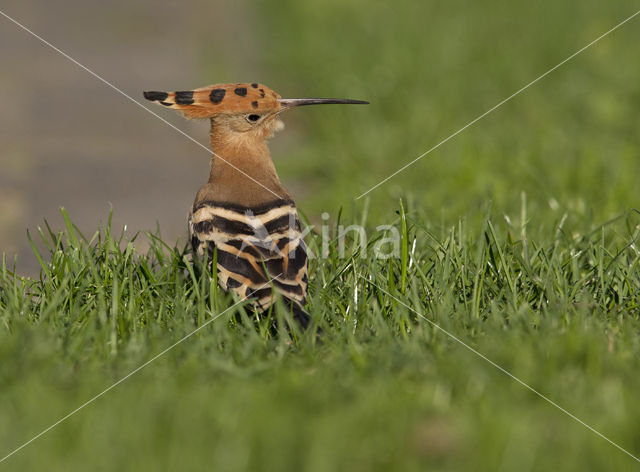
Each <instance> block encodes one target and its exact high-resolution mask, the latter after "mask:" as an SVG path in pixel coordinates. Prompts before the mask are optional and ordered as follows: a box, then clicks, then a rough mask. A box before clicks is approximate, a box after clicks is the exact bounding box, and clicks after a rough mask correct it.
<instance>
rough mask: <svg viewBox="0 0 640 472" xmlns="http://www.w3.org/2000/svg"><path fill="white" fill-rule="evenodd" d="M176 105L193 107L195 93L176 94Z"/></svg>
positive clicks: (183, 92)
mask: <svg viewBox="0 0 640 472" xmlns="http://www.w3.org/2000/svg"><path fill="white" fill-rule="evenodd" d="M176 103H177V104H178V105H191V104H192V103H193V92H192V91H182V92H176Z"/></svg>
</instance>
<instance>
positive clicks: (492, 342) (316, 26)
mask: <svg viewBox="0 0 640 472" xmlns="http://www.w3.org/2000/svg"><path fill="white" fill-rule="evenodd" d="M249 7H250V8H249ZM248 8H249V10H250V11H251V12H252V17H251V23H250V27H249V28H245V29H243V33H247V34H249V35H250V38H251V39H252V40H253V41H255V42H256V44H258V42H259V44H260V45H261V47H260V48H259V50H258V51H257V52H256V54H255V58H254V59H255V62H256V64H255V68H256V70H260V71H262V72H261V73H263V74H264V77H259V78H257V79H259V80H260V81H262V82H264V83H266V84H268V85H270V86H273V87H274V88H275V89H276V90H278V91H282V93H283V94H284V93H285V91H286V94H287V95H291V96H299V97H303V96H308V95H315V96H343V97H347V98H356V99H367V100H370V101H371V105H369V106H368V107H317V108H314V109H311V108H309V109H305V110H296V111H293V112H291V113H290V116H285V117H284V120H285V122H286V124H287V126H288V130H285V132H284V133H283V134H282V136H278V137H276V138H275V139H274V141H273V144H272V150H273V154H274V156H275V162H276V166H277V167H278V170H279V172H280V174H281V178H282V180H283V181H284V182H285V184H286V185H287V186H288V187H290V189H291V191H292V194H293V195H294V196H295V198H296V201H297V202H298V206H299V208H300V209H301V210H302V212H303V213H304V214H305V215H307V216H308V218H309V220H310V221H311V222H312V223H318V222H319V221H320V214H321V213H322V212H325V211H326V212H328V213H329V214H330V224H331V225H332V227H334V226H335V225H337V224H338V215H339V214H340V215H341V216H340V218H341V220H340V222H341V223H344V224H350V223H364V224H365V226H366V227H367V228H368V229H371V233H370V234H373V229H374V228H375V227H376V226H377V225H379V224H393V225H395V226H396V227H397V228H398V230H399V231H400V232H401V234H402V235H403V237H405V238H406V241H407V243H408V245H407V247H406V248H405V249H403V250H402V251H401V252H402V257H400V258H398V259H391V260H374V259H371V258H368V257H365V258H363V257H360V254H359V253H357V252H352V253H350V254H348V257H347V258H345V259H340V258H339V257H338V252H337V249H336V247H335V241H334V243H332V245H331V247H330V253H329V257H328V258H327V259H316V260H314V261H313V262H312V267H311V271H312V272H311V274H312V275H311V279H310V290H311V300H310V312H311V313H312V315H313V316H314V318H315V319H316V320H317V323H318V324H319V325H320V326H321V327H322V330H323V336H322V339H321V340H320V341H318V340H316V339H314V338H313V336H311V334H310V333H299V332H295V331H294V332H293V333H291V335H288V334H285V333H284V332H283V333H282V334H281V335H280V336H274V335H273V333H272V332H270V331H269V329H268V324H269V320H261V321H260V322H256V323H254V322H252V321H250V320H247V319H242V315H241V314H240V313H239V312H238V310H236V309H235V308H234V309H232V310H230V311H227V312H224V313H223V311H224V310H225V309H226V308H227V307H229V306H231V305H232V303H233V301H232V300H230V299H229V298H228V297H227V296H225V295H224V294H222V293H219V292H218V291H217V290H216V289H215V287H211V286H210V281H209V280H208V279H207V277H199V276H197V275H196V274H195V273H193V272H191V271H190V270H189V265H188V264H185V262H184V260H183V248H182V247H177V248H175V247H174V246H173V242H172V241H166V243H163V242H161V241H160V240H158V239H156V238H154V237H153V236H146V235H142V234H141V235H139V236H138V239H136V240H135V241H131V239H128V240H127V239H122V240H120V231H119V229H118V228H108V227H103V228H100V230H99V233H97V235H95V236H94V235H93V234H86V235H85V237H83V236H81V235H80V234H79V232H78V231H77V230H76V229H75V228H74V227H73V225H72V223H71V221H73V214H71V219H70V220H68V221H67V224H66V227H65V228H63V231H62V232H61V233H58V231H57V230H54V231H52V232H51V233H49V232H48V231H47V229H46V227H44V225H43V228H45V229H44V230H43V232H42V234H37V233H35V232H34V233H32V237H33V239H34V241H38V245H39V246H38V247H42V244H43V243H41V240H42V239H44V241H46V244H44V245H45V246H47V245H48V247H49V249H47V250H44V251H41V257H42V260H43V262H42V271H41V275H40V277H39V278H35V279H34V280H27V279H23V278H21V277H20V276H19V274H14V273H13V270H12V265H11V260H10V259H8V260H6V261H5V262H4V264H3V267H2V270H1V271H0V445H1V446H2V450H1V451H0V458H1V457H4V456H5V455H6V454H9V453H10V452H11V451H13V450H14V449H15V448H16V447H18V446H20V445H21V444H22V443H24V442H25V441H27V440H29V439H30V438H31V437H33V436H34V435H36V434H38V433H39V432H41V431H42V430H43V429H45V428H46V427H48V426H49V425H51V424H52V423H54V422H55V421H57V420H58V419H60V418H62V417H63V416H64V415H66V414H68V413H69V412H70V411H72V410H74V409H75V408H77V407H78V406H80V405H82V404H83V403H84V402H86V401H87V400H88V399H90V398H91V397H93V396H94V395H96V394H98V393H100V392H101V391H103V390H104V389H105V388H107V387H109V386H110V385H112V384H113V383H114V382H116V381H118V380H119V379H121V378H122V377H124V376H125V375H127V374H128V373H129V372H131V371H132V370H134V369H136V368H137V367H138V366H140V365H142V364H143V363H145V362H146V361H148V360H149V359H151V358H153V356H155V355H157V354H158V353H161V352H162V351H163V350H164V349H166V348H167V347H169V346H171V345H172V344H173V343H175V342H176V341H178V340H180V339H181V338H182V337H183V336H184V335H186V334H188V333H189V332H191V331H192V330H194V329H196V328H198V327H200V326H203V324H205V323H207V322H208V321H210V320H212V319H213V317H216V316H218V315H220V314H221V313H222V315H221V316H220V318H218V319H216V320H214V321H212V322H211V323H209V324H208V325H207V326H205V327H204V328H203V329H202V330H201V331H199V332H198V333H197V334H195V335H193V336H192V337H191V338H189V339H187V340H186V341H184V342H183V343H181V344H179V345H178V346H176V347H175V348H173V349H172V350H170V351H169V352H167V353H166V354H164V355H163V356H162V357H160V358H158V359H157V360H156V361H154V362H153V363H152V364H150V365H148V366H147V367H145V368H144V369H143V370H141V371H140V372H139V373H137V374H135V375H134V376H132V377H131V378H129V379H127V380H125V381H124V382H123V383H122V384H120V385H118V386H117V387H115V388H114V389H113V390H111V391H109V392H107V393H106V394H105V395H104V396H102V397H100V398H98V399H97V400H96V401H95V402H94V403H92V404H90V405H89V406H87V407H86V408H85V409H83V410H82V411H80V412H78V413H77V414H75V415H74V416H72V417H71V418H69V419H68V420H67V421H65V422H63V423H62V424H60V425H59V426H57V427H56V428H54V429H53V430H51V431H50V432H48V433H47V434H46V435H44V436H43V437H41V438H39V439H38V440H36V441H34V442H33V443H32V444H30V445H28V446H27V447H25V448H24V449H23V450H21V451H19V452H17V453H16V454H15V455H13V456H11V457H9V458H7V459H6V460H5V461H4V462H0V470H39V469H40V470H42V469H44V470H52V471H54V470H113V469H119V470H176V469H182V470H197V469H203V468H207V469H213V470H225V471H226V470H228V471H235V470H238V471H240V470H305V471H333V470H349V471H354V470H355V471H358V470H362V471H365V470H367V471H368V470H432V469H434V470H505V471H507V470H522V471H525V470H550V469H552V470H628V469H631V468H632V467H633V466H636V465H637V462H636V461H634V459H633V458H632V457H630V456H629V455H627V454H625V453H624V452H622V451H621V450H619V449H617V448H615V447H614V446H613V445H611V444H610V443H608V442H607V441H605V440H604V439H602V438H601V437H599V436H597V435H596V434H595V433H593V432H592V431H590V430H588V429H587V428H586V427H584V426H583V425H581V424H579V423H578V422H576V421H575V420H573V419H572V418H570V417H569V416H567V415H566V414H564V413H563V412H561V411H560V410H558V409H557V408H555V407H553V406H552V405H550V404H549V403H547V402H545V401H544V400H543V399H541V398H540V397H539V396H537V395H535V394H534V393H532V392H531V391H529V390H527V389H526V388H524V387H523V386H522V385H521V384H519V383H518V382H516V381H514V380H513V379H511V378H509V377H508V376H506V375H505V374H504V373H503V372H501V371H499V370H497V369H496V368H495V367H493V366H492V365H490V364H489V363H488V362H487V361H485V360H483V359H481V358H480V357H478V356H477V355H476V354H474V353H472V352H471V351H470V350H468V349H467V348H465V347H464V346H462V345H461V344H459V343H457V342H455V341H454V340H452V339H451V338H450V337H448V336H447V335H445V334H444V333H443V332H442V331H439V330H438V329H436V328H434V327H433V326H432V325H430V324H429V323H428V322H427V321H425V320H424V319H423V318H422V317H421V316H424V317H426V318H428V319H429V320H432V321H433V322H434V323H436V324H437V325H439V326H441V327H442V328H444V329H446V330H447V331H449V332H450V333H452V334H454V335H455V336H457V337H458V338H459V339H460V340H462V341H463V342H465V343H468V344H469V345H470V346H471V347H473V348H474V349H476V350H477V351H478V352H480V353H482V354H483V355H485V356H487V358H489V359H491V360H492V361H494V362H496V363H497V364H498V365H500V366H502V367H503V368H504V369H506V370H507V371H509V372H511V373H512V374H513V375H515V376H517V377H518V378H520V379H522V380H523V381H524V382H526V383H527V384H529V385H531V387H533V388H534V389H536V390H537V391H539V392H540V393H542V394H544V395H546V396H548V397H549V398H550V399H551V400H553V401H554V402H556V403H557V404H558V405H560V406H562V407H563V408H566V409H567V410H568V411H569V412H571V413H572V414H575V415H576V416H577V417H578V418H580V419H581V420H582V421H584V422H585V423H587V424H589V425H590V426H592V427H594V428H595V429H596V430H598V431H599V432H601V433H602V434H603V435H605V436H607V437H608V438H610V439H611V440H612V441H614V442H616V443H617V444H619V445H620V447H622V448H624V449H626V450H627V451H629V452H630V453H631V454H633V455H635V456H636V457H638V455H639V454H640V430H639V429H638V427H637V425H638V423H639V421H640V407H639V406H638V402H637V401H636V400H635V398H636V396H637V392H638V391H639V390H640V379H639V378H638V375H637V372H638V368H639V367H640V365H639V364H640V362H639V359H640V320H639V316H640V252H639V251H638V245H637V238H638V236H639V234H640V213H638V211H637V210H638V209H640V204H639V202H638V198H639V197H638V196H639V195H640V179H639V178H638V176H640V134H639V133H638V130H639V129H640V127H639V125H640V120H639V119H638V113H637V110H638V108H639V107H640V80H638V76H639V75H640V64H639V63H638V61H637V50H636V49H637V48H636V47H635V45H636V44H638V40H639V39H640V23H638V21H640V20H638V19H635V20H632V21H631V22H629V23H628V24H627V25H625V26H623V27H622V28H620V29H619V30H618V31H615V32H614V33H612V34H611V36H609V37H607V38H604V39H603V40H602V41H600V42H598V43H597V44H595V45H593V46H592V47H591V48H589V49H588V50H586V51H585V52H584V53H583V54H581V55H579V56H577V57H576V58H575V59H573V60H572V61H570V62H569V63H567V64H566V65H564V66H563V67H561V68H559V69H558V70H557V71H555V72H553V73H552V74H550V75H549V76H548V77H546V78H544V79H542V80H541V81H540V82H539V83H537V84H535V85H533V86H532V87H531V88H529V89H527V90H526V91H525V92H523V93H522V94H521V95H519V96H517V97H516V98H514V99H513V100H512V101H510V102H508V103H506V104H505V105H503V106H502V107H500V108H499V109H497V110H496V111H495V112H493V113H492V114H490V115H488V116H487V117H486V118H484V119H483V120H481V121H480V122H478V123H476V124H475V125H474V126H472V127H470V128H469V129H467V130H466V131H464V132H463V133H461V134H460V135H458V136H457V137H455V138H454V139H453V140H451V141H450V142H448V143H446V144H444V145H443V146H441V147H440V148H438V149H437V150H435V151H434V152H433V153H431V154H430V155H428V156H426V157H425V158H424V159H422V160H421V161H419V162H418V163H416V164H415V165H414V166H412V167H411V168H409V169H408V170H407V171H405V172H403V173H401V174H399V175H398V176H396V177H395V178H394V179H392V180H390V181H389V182H387V183H386V184H385V185H383V186H381V187H380V188H378V189H376V190H374V191H373V192H371V193H370V194H369V195H367V197H365V198H363V199H361V200H354V198H355V197H356V196H358V195H359V194H361V193H363V192H365V191H366V190H367V189H368V188H370V187H372V186H373V185H375V184H376V183H377V182H379V181H380V180H382V179H383V178H385V177H386V176H387V175H389V174H390V173H392V172H393V171H395V170H396V169H397V168H399V167H400V166H402V165H404V164H405V163H406V162H409V161H410V160H412V159H414V158H415V157H417V156H418V155H420V154H421V153H423V152H424V151H426V150H427V149H429V148H430V147H432V146H434V145H435V144H437V143H438V142H440V141H441V140H442V139H444V138H446V137H447V136H449V135H450V134H451V133H453V132H455V131H457V130H458V129H460V128H461V127H462V126H464V125H465V124H467V123H468V122H470V121H471V120H473V119H475V118H476V117H477V116H479V115H481V114H482V113H484V112H485V111H487V110H488V109H490V108H491V107H493V106H494V105H495V104H497V103H499V102H500V101H501V100H503V99H504V98H506V97H508V96H509V95H511V94H512V93H513V92H515V91H516V90H518V89H519V88H521V87H522V86H524V85H525V84H527V83H528V82H530V81H531V80H533V79H534V78H536V77H538V76H539V75H541V74H542V73H543V72H545V71H546V70H548V69H549V68H551V67H552V66H554V65H555V64H557V63H559V62H560V61H562V60H564V59H565V58H566V57H568V56H569V55H571V54H572V53H574V52H575V51H577V50H578V49H580V48H581V47H583V46H585V45H586V44H588V43H589V42H590V41H592V40H593V39H595V38H596V37H598V36H599V35H601V34H602V33H604V32H605V31H607V30H608V29H610V28H611V27H613V26H614V25H615V24H616V23H618V22H620V21H621V20H623V19H624V18H626V17H628V16H630V15H631V14H633V13H635V9H636V8H637V5H636V4H634V3H633V2H631V1H613V2H607V3H603V2H596V1H591V0H590V1H586V2H581V3H580V4H579V5H577V4H571V3H568V2H560V3H558V2H552V1H549V0H545V1H542V2H533V3H532V2H523V1H517V2H507V1H503V0H491V1H487V2H468V1H465V2H463V1H452V2H446V3H445V2H410V1H398V2H394V3H393V4H383V3H371V2H364V1H360V0H353V1H349V2H337V1H322V2H321V1H319V0H312V1H308V2H294V1H284V2H278V3H277V4H273V3H267V2H256V3H251V4H248ZM251 39H249V40H251ZM247 40H248V39H247V38H244V39H243V41H247ZM197 46H198V48H197V50H198V51H200V54H201V55H202V58H201V62H202V74H203V76H207V77H219V76H220V74H219V73H218V71H215V70H212V69H211V68H210V66H209V65H208V64H209V62H208V54H211V51H210V49H208V48H207V47H205V46H207V45H206V44H205V43H204V42H203V43H201V44H198V45H197ZM229 47H232V45H230V46H229ZM230 70H231V66H230ZM225 80H236V78H231V77H220V81H225ZM243 80H244V79H243ZM251 80H253V78H251ZM276 85H277V87H276ZM400 201H402V202H403V203H402V205H403V207H401V205H400ZM403 217H404V218H405V220H406V225H403V224H402V222H401V219H402V218H403ZM146 238H150V241H151V248H150V249H149V251H148V252H147V251H143V250H140V249H137V247H138V246H139V245H140V244H141V241H143V240H145V239H146ZM413 241H415V249H412V247H413ZM374 242H375V241H370V244H373V243H374ZM309 244H310V246H311V247H316V248H317V247H318V246H319V245H320V244H321V243H320V241H319V236H318V235H315V236H314V235H312V236H311V238H310V241H309ZM25 294H26V296H25ZM407 306H409V307H413V310H415V311H413V310H411V309H409V308H407Z"/></svg>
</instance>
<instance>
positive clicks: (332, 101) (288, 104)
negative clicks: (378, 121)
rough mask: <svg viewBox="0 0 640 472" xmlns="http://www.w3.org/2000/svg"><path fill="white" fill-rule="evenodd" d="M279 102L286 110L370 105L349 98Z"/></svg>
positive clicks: (288, 99) (296, 99)
mask: <svg viewBox="0 0 640 472" xmlns="http://www.w3.org/2000/svg"><path fill="white" fill-rule="evenodd" d="M278 102H280V105H282V106H283V107H284V108H293V107H301V106H304V105H326V104H338V105H368V104H369V102H366V101H364V100H351V99H348V98H279V99H278Z"/></svg>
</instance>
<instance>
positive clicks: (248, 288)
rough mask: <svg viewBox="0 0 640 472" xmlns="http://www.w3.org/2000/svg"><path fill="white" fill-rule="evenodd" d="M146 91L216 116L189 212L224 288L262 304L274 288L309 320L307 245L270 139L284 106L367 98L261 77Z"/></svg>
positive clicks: (198, 245)
mask: <svg viewBox="0 0 640 472" xmlns="http://www.w3.org/2000/svg"><path fill="white" fill-rule="evenodd" d="M144 97H145V98H146V99H147V100H151V101H154V102H156V103H159V104H161V105H163V106H165V107H167V108H172V109H174V110H178V111H180V112H181V113H183V114H184V115H185V116H186V117H187V118H208V119H210V120H211V147H212V149H213V150H214V155H213V157H212V158H211V174H210V175H209V181H208V182H207V183H206V184H205V185H204V186H202V188H200V191H199V192H198V194H197V196H196V199H195V202H194V204H193V208H192V209H191V213H190V215H189V235H190V237H191V242H192V245H193V250H194V251H195V252H196V254H198V255H199V256H200V257H202V258H204V257H205V256H206V257H207V258H208V259H209V260H210V261H212V260H213V258H214V254H215V259H216V270H217V273H218V280H219V283H220V286H221V287H222V288H223V289H224V290H227V291H233V292H235V293H237V294H238V295H239V296H240V297H241V298H248V299H251V302H252V304H253V306H254V307H256V308H257V309H259V310H267V309H269V308H270V307H271V306H272V305H273V303H274V301H275V299H276V298H278V297H277V296H275V294H274V292H276V293H277V294H279V295H281V298H282V300H283V301H284V302H285V304H286V305H287V306H288V307H289V308H290V309H291V311H292V313H293V315H294V318H296V319H297V320H298V321H299V322H300V324H302V325H303V326H307V325H308V323H309V315H307V313H306V312H305V311H304V305H305V303H306V299H307V250H306V247H305V245H304V241H302V235H301V231H300V221H299V219H298V212H297V210H296V207H295V205H294V203H293V200H291V197H290V196H289V193H288V192H287V191H286V189H285V188H284V187H283V186H282V184H281V183H280V179H279V178H278V174H277V173H276V169H275V167H274V166H273V162H272V160H271V154H270V153H269V149H268V147H267V144H266V142H267V140H268V139H269V138H270V137H271V136H273V134H274V133H275V132H276V131H279V130H280V129H282V128H283V125H282V122H281V121H280V120H279V119H278V116H279V115H280V113H281V112H283V111H284V110H286V109H289V108H292V107H297V106H301V105H318V104H322V103H343V104H346V103H352V104H366V103H368V102H364V101H361V100H348V99H335V98H281V97H280V95H278V94H277V93H276V92H274V91H273V90H271V89H270V88H268V87H267V86H265V85H262V84H259V83H257V82H253V83H235V84H216V85H210V86H208V87H202V88H198V89H194V90H183V91H178V92H157V91H154V92H144ZM274 197H275V200H274ZM212 269H213V268H212Z"/></svg>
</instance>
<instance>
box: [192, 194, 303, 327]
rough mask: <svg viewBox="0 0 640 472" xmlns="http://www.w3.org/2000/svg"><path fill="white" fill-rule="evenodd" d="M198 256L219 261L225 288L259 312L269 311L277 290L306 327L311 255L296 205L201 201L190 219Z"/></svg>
mask: <svg viewBox="0 0 640 472" xmlns="http://www.w3.org/2000/svg"><path fill="white" fill-rule="evenodd" d="M189 235H190V237H191V244H192V246H193V250H194V252H195V253H196V254H197V255H198V256H199V257H201V258H205V257H206V259H207V261H208V262H209V264H211V263H212V261H213V260H214V254H215V260H216V265H217V267H216V268H217V272H218V283H219V284H220V286H221V287H222V289H223V290H226V291H233V292H235V293H236V294H237V295H238V296H240V297H241V298H244V297H247V298H248V299H250V301H251V303H252V305H253V306H254V307H255V308H257V309H258V310H259V311H265V310H268V309H269V308H270V307H271V305H272V304H273V303H274V302H275V300H276V298H277V297H276V296H275V294H274V293H273V291H274V290H275V291H277V293H279V294H280V295H281V297H282V300H283V301H284V303H285V305H286V306H287V308H288V309H290V310H291V311H292V313H293V315H294V318H297V319H298V320H299V321H300V322H301V324H302V325H303V326H306V325H307V324H308V322H309V317H308V315H307V314H306V312H305V311H304V305H305V303H306V295H307V262H308V258H307V251H306V246H305V244H304V241H303V240H302V234H301V230H300V220H299V218H298V212H297V210H296V207H295V205H294V203H293V202H292V201H291V200H287V199H278V200H274V201H271V202H269V203H265V204H260V205H259V206H253V207H244V206H238V205H234V204H230V203H227V202H218V201H213V200H209V201H201V202H197V203H196V204H194V206H193V208H192V210H191V213H190V215H189Z"/></svg>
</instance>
